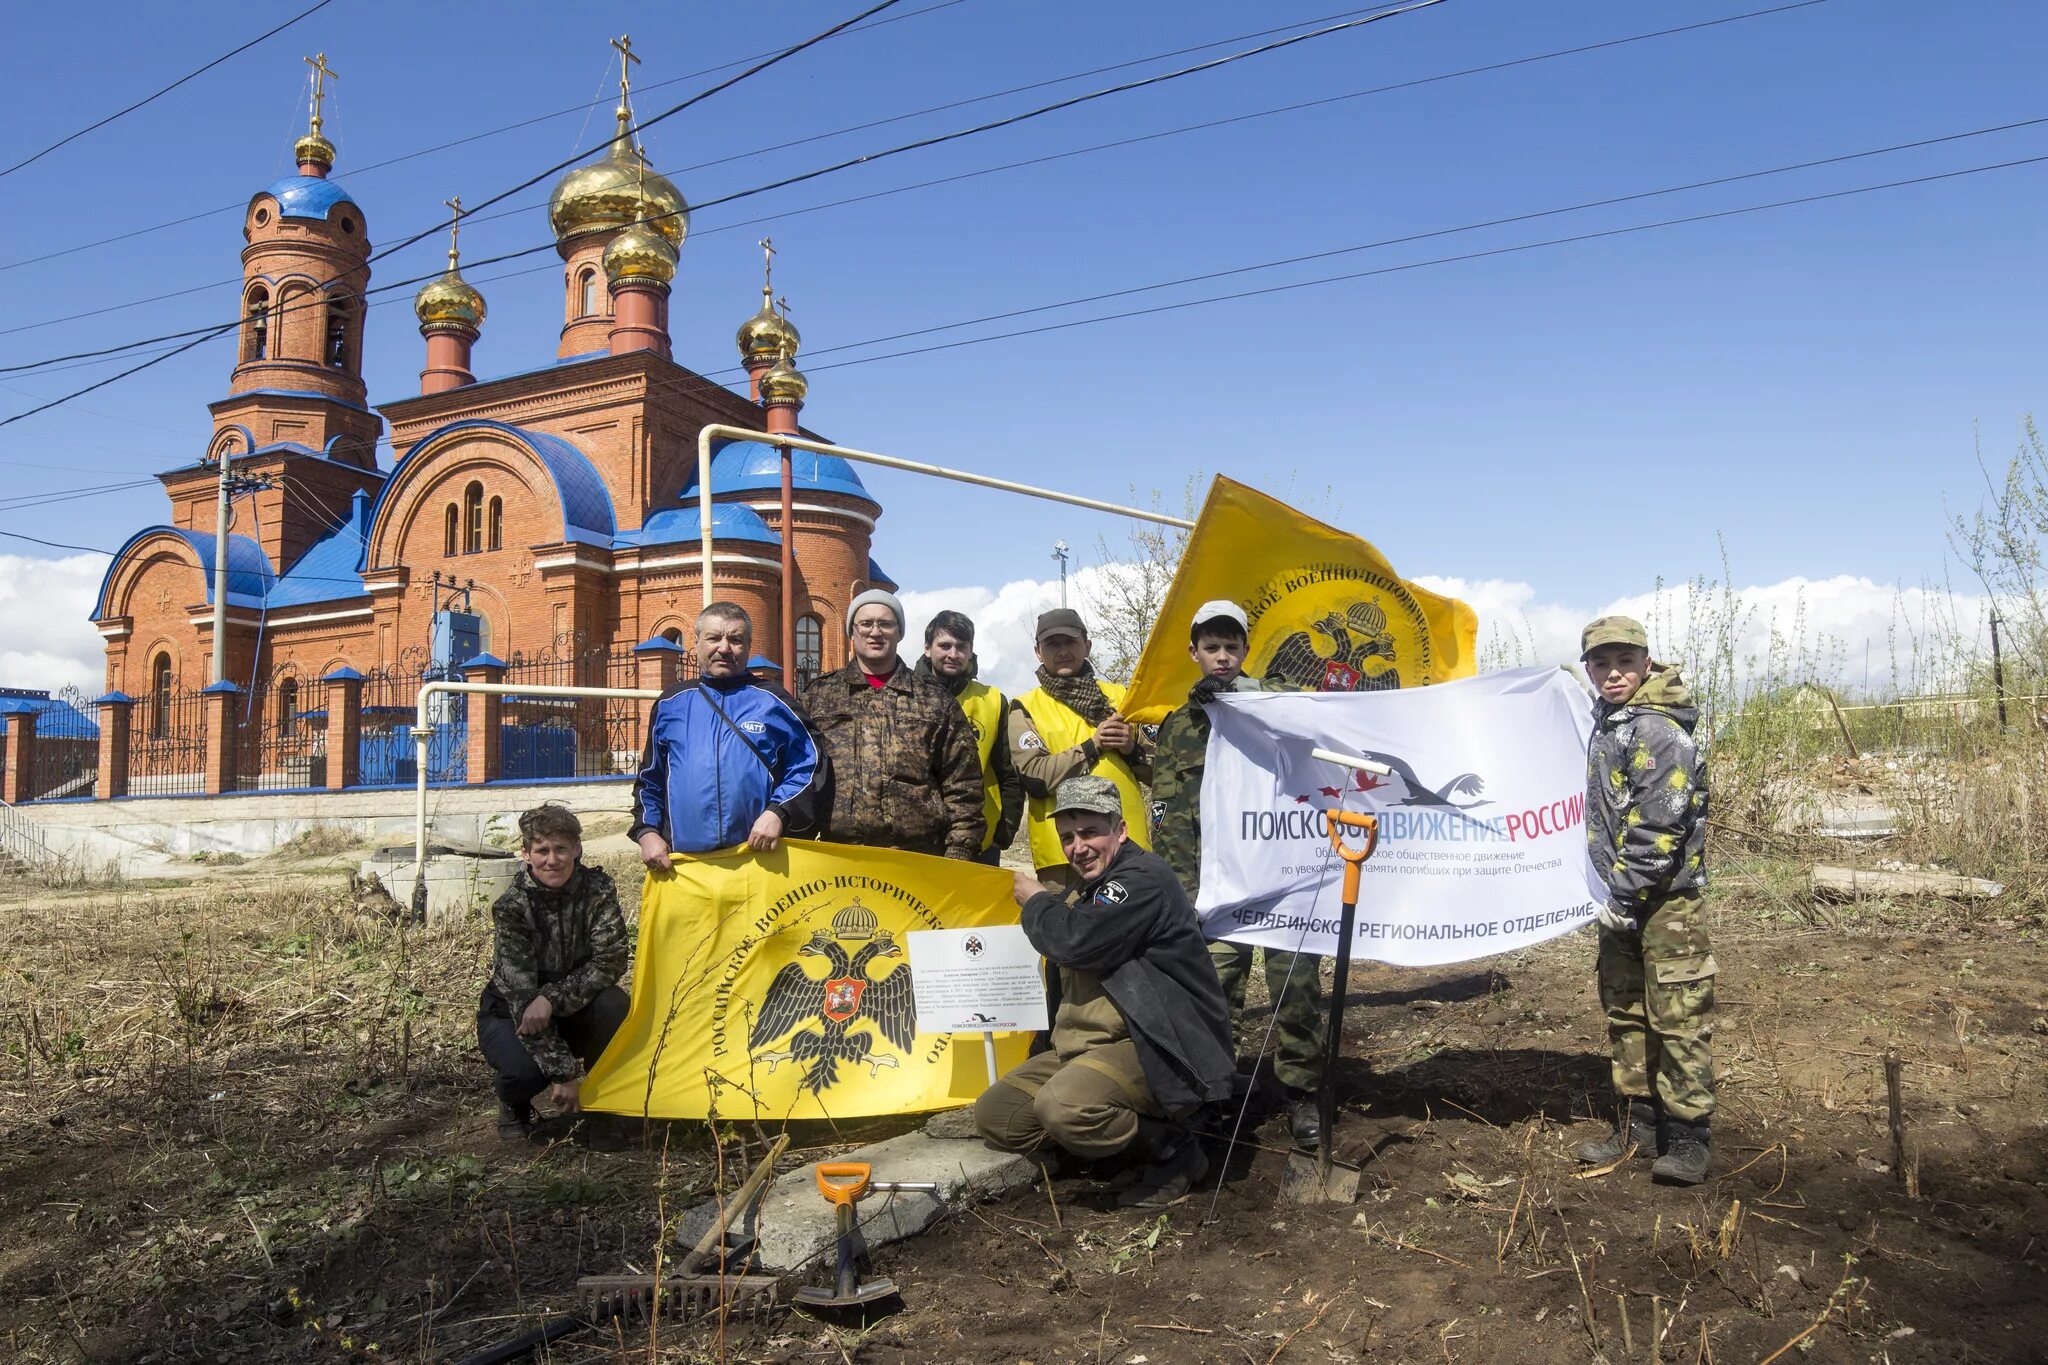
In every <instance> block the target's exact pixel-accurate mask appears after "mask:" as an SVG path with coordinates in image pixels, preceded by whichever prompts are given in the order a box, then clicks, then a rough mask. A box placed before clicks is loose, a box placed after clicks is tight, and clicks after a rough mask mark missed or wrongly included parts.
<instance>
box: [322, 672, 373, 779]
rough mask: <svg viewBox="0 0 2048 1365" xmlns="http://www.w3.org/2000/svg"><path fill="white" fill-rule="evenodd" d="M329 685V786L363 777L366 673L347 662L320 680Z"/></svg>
mask: <svg viewBox="0 0 2048 1365" xmlns="http://www.w3.org/2000/svg"><path fill="white" fill-rule="evenodd" d="M320 681H321V682H323V683H325V684H326V686H327V790H329V791H331V792H338V791H340V790H342V789H343V788H344V787H353V786H355V785H356V784H357V783H359V782H361V781H362V780H363V675H362V674H360V673H358V672H356V671H355V670H354V669H353V668H350V667H349V666H348V665H347V664H343V665H342V666H341V667H340V668H337V669H335V670H334V671H333V672H332V673H329V674H328V675H327V676H326V677H324V678H322V679H321V680H320Z"/></svg>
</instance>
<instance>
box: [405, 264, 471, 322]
mask: <svg viewBox="0 0 2048 1365" xmlns="http://www.w3.org/2000/svg"><path fill="white" fill-rule="evenodd" d="M412 310H413V312H415V313H417V314H419V319H420V325H421V326H422V327H468V328H472V329H474V328H476V327H480V326H482V325H483V320H484V296H483V295H482V294H479V293H478V292H477V291H476V286H475V285H472V284H471V283H470V282H469V281H468V280H465V279H463V278H462V271H461V270H460V268H458V267H457V265H456V260H455V253H454V252H452V251H451V252H449V253H448V273H447V274H445V275H443V276H442V277H441V278H440V279H438V280H429V281H428V282H427V283H426V284H424V285H422V286H421V287H420V292H419V293H417V294H415V295H413V300H412Z"/></svg>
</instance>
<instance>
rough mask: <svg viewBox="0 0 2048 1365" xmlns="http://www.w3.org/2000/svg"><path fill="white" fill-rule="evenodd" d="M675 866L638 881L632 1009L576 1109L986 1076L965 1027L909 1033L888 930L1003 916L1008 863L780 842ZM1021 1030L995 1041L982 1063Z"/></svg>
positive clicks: (825, 1114) (773, 1104)
mask: <svg viewBox="0 0 2048 1365" xmlns="http://www.w3.org/2000/svg"><path fill="white" fill-rule="evenodd" d="M674 867H675V871H674V875H672V876H669V877H660V878H657V877H652V876H650V877H649V878H647V882H646V885H645V887H644V888H643V889H642V891H641V893H640V937H639V943H638V946H637V948H636V950H635V957H634V963H633V1007H632V1010H631V1011H630V1012H629V1013H628V1014H627V1016H626V1022H625V1023H624V1024H623V1025H621V1026H620V1028H619V1031H618V1033H617V1034H616V1035H615V1036H614V1037H613V1038H612V1041H611V1045H610V1046H609V1047H607V1048H606V1049H605V1051H604V1055H603V1056H602V1057H600V1058H599V1059H598V1061H597V1065H596V1066H594V1067H592V1068H591V1071H590V1076H589V1077H588V1079H586V1080H585V1081H584V1083H583V1095H582V1100H583V1106H584V1107H585V1108H586V1109H597V1110H603V1111H605V1112H607V1113H613V1114H635V1115H646V1116H648V1117H651V1118H665V1119H697V1118H708V1117H711V1116H713V1115H714V1114H715V1115H716V1116H717V1117H719V1118H767V1119H775V1120H782V1119H822V1118H835V1119H836V1118H849V1117H859V1116H862V1115H871V1114H905V1113H916V1112H920V1111H923V1110H930V1109H950V1108H954V1107H956V1106H958V1105H962V1104H967V1103H970V1102H971V1101H973V1100H974V1098H975V1097H976V1096H978V1095H980V1094H981V1092H982V1091H983V1090H985V1089H987V1088H988V1083H989V1075H988V1064H987V1062H986V1061H985V1059H984V1050H983V1048H982V1045H981V1039H980V1036H979V1035H963V1036H961V1037H959V1038H954V1037H951V1036H948V1035H943V1034H928V1033H918V1032H917V1031H916V1028H917V1025H916V1014H915V1010H914V1008H913V1006H912V1002H911V990H910V981H911V975H910V973H911V964H910V961H909V959H908V957H907V955H906V947H905V940H904V935H905V933H907V932H908V931H910V930H912V929H966V928H975V927H980V926H983V925H990V924H1015V923H1016V922H1017V904H1016V902H1015V901H1014V900H1013V899H1011V895H1010V888H1011V876H1010V874H1009V873H1008V872H1006V871H1001V870H999V869H997V868H992V867H982V866H979V865H977V864H973V863H963V862H957V861H951V860H948V859H944V858H932V857H927V856H925V855H923V854H917V853H897V852H894V851H891V850H888V849H876V848H849V847H846V846H844V845H840V844H821V843H811V842H808V841H805V840H796V839H785V840H783V841H782V844H781V847H779V848H778V849H777V850H776V851H775V852H773V853H767V854H761V853H749V852H747V851H746V850H744V849H737V850H733V851H730V852H724V853H716V854H708V855H705V856H702V857H691V856H688V855H683V854H678V855H676V857H675V859H674ZM1029 1042H1030V1036H1029V1035H1028V1034H1021V1033H1018V1034H1001V1035H998V1037H997V1039H996V1052H997V1063H996V1064H997V1066H998V1068H1000V1069H1001V1070H1005V1071H1006V1070H1008V1069H1009V1068H1010V1067H1013V1066H1015V1065H1016V1064H1017V1063H1019V1062H1021V1061H1023V1060H1024V1054H1025V1049H1026V1047H1027V1046H1028V1045H1029Z"/></svg>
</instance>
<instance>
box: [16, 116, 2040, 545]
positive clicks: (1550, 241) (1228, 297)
mask: <svg viewBox="0 0 2048 1365" xmlns="http://www.w3.org/2000/svg"><path fill="white" fill-rule="evenodd" d="M2044 162H2048V154H2043V155H2040V156H2031V157H2019V158H2015V159H2012V160H2008V161H2000V162H1993V163H1989V164H1986V165H1981V166H1969V167H1964V168H1962V169H1960V170H1953V171H1939V172H1932V173H1929V174H1926V175H1917V176H1909V177H1906V178H1903V179H1899V180H1890V181H1884V182H1882V183H1879V184H1874V185H1859V186H1855V187H1852V188H1850V189H1844V190H1830V191H1825V192H1822V193H1817V194H1808V195H1799V196H1796V197H1793V198H1788V199H1778V200H1772V201H1769V202H1766V203H1762V204H1748V205H1743V206H1740V207H1737V208H1731V209H1718V210H1714V211H1711V212H1706V213H1696V214H1687V215H1684V216H1681V217H1675V218H1665V219H1659V220H1657V221H1654V222H1649V223H1634V224H1629V225H1626V226H1622V227H1616V228H1605V229H1601V230H1598V231H1592V232H1582V233H1574V234H1571V235H1569V236H1563V237H1551V238H1545V239H1542V240H1539V241H1534V242H1519V243H1513V244H1510V245H1507V246H1500V247H1492V248H1488V249H1485V250H1481V251H1470V252H1463V253H1460V254H1457V255H1453V256H1439V257H1434V258H1431V259H1427V260H1421V261H1409V262H1404V263H1402V264H1399V265H1390V266H1381V267H1378V268H1375V269H1372V270H1357V271H1349V272H1346V273H1344V274H1339V275H1326V276H1322V277H1320V278H1317V279H1311V280H1298V281H1294V282H1291V283H1288V284H1278V285H1270V286H1267V287H1264V288H1260V289H1247V290H1239V291H1237V292H1234V293H1229V294H1218V295H1211V296H1209V297H1206V298H1200V299H1184V300H1181V301H1178V302H1175V303H1166V304H1160V305H1158V306H1156V307H1151V308H1138V309H1130V310H1127V311H1124V312H1120V313H1109V314H1104V315H1101V316H1097V317H1089V318H1075V319H1071V320H1069V321H1066V322H1057V323H1048V324H1046V325H1044V326H1041V327H1029V328H1019V329H1016V330H1014V331H1009V332H999V333H995V334H992V335H989V336H981V337H968V338H965V339H962V340H958V341H948V342H941V343H939V344H937V345H933V346H921V347H915V348H912V349H909V350H902V351H891V352H888V353H886V354H882V355H873V356H860V357H856V358H853V359H848V360H839V361H831V362H828V363H826V364H824V365H812V366H808V367H807V369H808V370H810V371H811V372H814V373H815V372H820V371H824V370H835V369H846V368H849V367H851V366H855V365H867V364H873V363H875V362H877V361H884V360H900V359H904V358H907V357H912V356H920V355H929V354H932V353H934V352H938V351H949V350H959V349H963V348H965V347H968V346H981V345H986V344H988V343H990V342H995V341H1007V340H1013V339H1015V338H1018V337H1025V336H1037V335H1042V334H1044V333H1048V332H1058V331H1066V330H1070V329H1073V328H1078V327H1093V326H1097V325H1099V324H1102V323H1106V322H1119V321H1125V320H1128V319H1131V318H1138V317H1150V316H1153V315H1156V314H1160V313H1171V312H1178V311H1181V310H1184V309H1188V308H1200V307H1206V306H1208V305H1210V304H1216V303H1229V302H1234V301H1237V300H1241V299H1250V298H1263V297H1267V296H1270V295H1274V294H1284V293H1291V292H1293V291H1295V290H1300V289H1312V288H1319V287H1322V286H1326V285H1332V284H1343V283H1348V282H1351V281H1356V280H1362V279H1370V278H1374V277H1376V276H1381V275H1393V274H1402V273H1405V272H1408V271H1414V270H1424V269H1430V268H1433V267H1436V266H1445V265H1455V264H1461V263H1464V262H1468V261H1477V260H1485V259H1489V258H1492V257H1497V256H1510V255H1517V254H1520V253H1522V252H1527V251H1538V250H1544V249H1547V248H1550V247H1558V246H1568V245H1574V244H1577V243H1581V242H1592V241H1602V240H1606V239H1609V238H1615V237H1624V236H1630V235H1633V234H1635V233H1640V232H1652V231H1658V230H1661V229H1665V228H1672V227H1681V226H1688V225H1691V224H1696V223H1705V222H1713V221H1716V220H1719V219H1724V218H1737V217H1743V216H1746V215H1749V214H1755V213H1766V212H1772V211H1775V210H1778V209H1785V208H1794V207H1798V206H1802V205H1807V204H1818V203H1825V202H1829V201H1832V200H1837V199H1849V198H1855V197H1858V196H1861V195H1866V194H1875V193H1878V192H1881V191H1885V190H1894V189H1903V188H1908V187H1911V186H1917V185H1928V184H1936V183H1941V182H1945V181H1950V180H1959V179H1962V178H1964V177H1966V176H1973V175H1983V174H1987V173H1989V172H1992V171H2001V170H2011V169H2015V168H2018V167H2022V166H2035V165H2040V164H2042V163H2044ZM1525 216H1526V215H1525ZM1501 221H1514V220H1506V219H1504V220H1501ZM1456 230H1457V229H1446V230H1445V231H1456ZM1420 235H1422V236H1429V235H1441V234H1420ZM1403 240H1413V239H1403ZM1300 259H1307V258H1300ZM1286 263H1287V262H1272V263H1268V264H1269V265H1277V264H1286ZM1257 268H1261V267H1256V266H1254V267H1244V269H1257ZM1220 273H1231V272H1220ZM1049 306H1055V307H1056V306H1061V305H1049ZM1018 311H1020V312H1023V311H1032V310H1018ZM1012 316H1014V314H1012ZM929 330H934V331H936V330H942V329H937V328H934V329H929ZM900 335H909V334H900ZM859 344H873V343H859ZM688 378H689V381H690V382H691V383H694V384H704V385H707V386H711V385H710V381H709V380H708V379H707V378H706V377H704V376H698V375H692V376H689V377H688ZM657 387H660V388H664V389H667V390H669V391H670V392H677V393H680V392H683V391H684V390H683V389H682V386H681V384H679V383H678V382H677V381H676V380H673V379H659V380H657ZM712 387H718V386H712ZM147 482H148V481H147V480H142V481H139V482H138V484H136V485H132V486H141V484H144V483H147ZM113 491H118V487H109V488H106V489H100V490H93V491H83V492H79V493H76V494H75V495H74V496H76V497H88V496H97V495H99V494H103V493H106V492H113ZM10 510H11V509H10ZM340 524H341V523H337V522H330V523H329V525H330V528H338V527H339V525H340ZM0 535H11V536H17V537H19V538H20V539H24V540H37V538H36V537H34V536H27V535H23V534H22V533H20V532H15V531H5V530H0ZM37 543H39V544H46V545H53V546H55V547H56V548H59V549H77V550H85V551H88V552H91V553H97V554H106V553H108V552H107V551H105V550H98V549H95V548H94V547H91V546H74V545H61V544H58V543H57V542H53V541H39V540H37ZM302 581H319V582H354V581H356V580H354V579H342V578H324V577H315V578H309V579H306V580H302Z"/></svg>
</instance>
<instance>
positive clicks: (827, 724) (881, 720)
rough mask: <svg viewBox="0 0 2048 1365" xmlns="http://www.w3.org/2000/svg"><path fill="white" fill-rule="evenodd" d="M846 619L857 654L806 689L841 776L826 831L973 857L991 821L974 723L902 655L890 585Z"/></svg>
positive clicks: (899, 614)
mask: <svg viewBox="0 0 2048 1365" xmlns="http://www.w3.org/2000/svg"><path fill="white" fill-rule="evenodd" d="M846 619H847V633H848V635H849V636H850V637H851V653H852V655H853V659H852V661H851V662H850V663H848V664H847V665H846V667H844V668H841V669H837V670H835V671H834V672H831V673H826V674H824V675H822V676H821V677H819V678H818V680H817V681H815V682H813V683H812V684H811V685H810V687H809V688H808V689H806V691H805V692H804V709H805V711H806V712H808V713H809V715H810V718H811V726H812V728H813V729H814V730H815V731H816V732H817V735H818V739H819V741H820V742H821V743H822V744H823V745H824V746H825V751H826V753H828V754H829V755H830V756H831V759H832V771H833V774H834V781H835V782H836V784H837V785H836V790H835V792H834V794H833V804H832V814H831V823H830V824H829V825H828V826H827V828H826V833H825V837H826V838H827V839H829V840H831V841H832V842H834V843H840V844H867V845H870V846H872V847H875V848H895V849H901V850H903V851H904V852H906V853H929V854H936V855H943V856H944V857H948V858H964V859H969V860H971V859H973V858H974V856H975V855H976V854H978V853H980V852H981V842H982V835H983V833H984V832H985V830H986V828H987V827H986V824H985V823H984V820H983V817H982V805H981V759H980V757H979V755H978V754H977V753H976V750H975V743H974V729H973V727H972V726H970V725H969V724H968V723H967V716H966V714H965V713H964V712H963V711H961V709H960V703H959V702H957V701H955V700H954V699H953V695H952V694H951V693H950V692H948V691H946V689H945V688H943V687H941V686H939V685H938V684H937V683H936V682H932V681H930V680H928V679H924V678H920V677H919V676H918V675H917V674H916V672H914V671H913V670H912V669H911V668H910V666H909V665H907V664H905V663H904V662H903V660H902V658H901V657H900V656H899V655H898V653H897V645H898V643H899V642H900V641H901V640H902V638H903V606H902V604H901V603H899V602H898V601H897V600H896V598H895V595H894V594H892V593H887V592H883V591H881V590H879V589H870V590H869V591H867V592H864V593H862V594H861V595H860V596H858V597H856V598H854V600H853V606H852V608H851V609H850V610H849V611H848V612H847V618H846Z"/></svg>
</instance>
